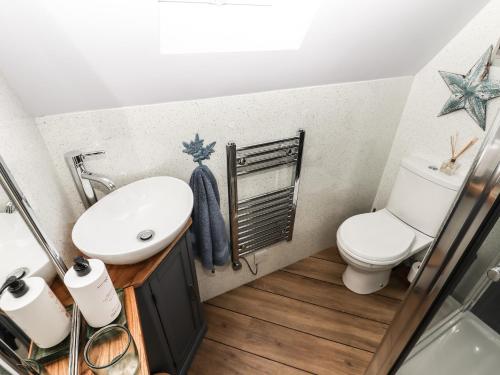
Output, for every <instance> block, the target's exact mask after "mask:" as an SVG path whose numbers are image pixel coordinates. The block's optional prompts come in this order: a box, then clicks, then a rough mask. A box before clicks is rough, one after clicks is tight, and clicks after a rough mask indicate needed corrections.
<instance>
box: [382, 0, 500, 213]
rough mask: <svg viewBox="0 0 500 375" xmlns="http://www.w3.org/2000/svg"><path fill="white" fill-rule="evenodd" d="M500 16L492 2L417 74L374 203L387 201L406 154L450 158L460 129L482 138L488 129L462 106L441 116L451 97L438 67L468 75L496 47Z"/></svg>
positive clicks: (499, 1)
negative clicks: (473, 118) (483, 128)
mask: <svg viewBox="0 0 500 375" xmlns="http://www.w3.org/2000/svg"><path fill="white" fill-rule="evenodd" d="M499 19H500V0H493V1H491V2H490V3H489V4H488V5H487V6H486V7H485V8H484V9H483V10H482V11H481V12H480V13H479V14H478V15H477V16H476V17H475V18H474V19H473V20H472V21H471V22H470V23H469V24H468V25H467V26H466V27H465V28H464V29H462V31H460V33H459V34H458V35H457V36H456V37H455V38H454V39H453V40H452V41H451V42H450V43H448V44H447V45H446V47H445V48H443V50H441V51H440V52H439V53H438V54H437V55H436V57H434V58H433V59H432V60H431V61H430V62H429V63H428V64H427V65H426V66H425V67H424V68H423V69H422V70H421V71H420V72H419V73H418V74H417V75H416V76H415V79H414V81H413V84H412V87H411V91H410V95H409V96H408V101H407V103H406V106H405V109H404V112H403V115H402V118H401V122H400V124H399V127H398V130H397V133H396V137H395V139H394V143H393V146H392V149H391V153H390V156H389V160H388V162H387V165H386V167H385V170H384V175H383V178H382V180H381V184H380V187H379V190H378V193H377V197H376V199H375V201H374V207H376V208H381V207H384V205H385V204H386V202H387V199H388V196H389V194H390V191H391V188H392V185H393V183H394V179H395V177H396V174H397V171H398V166H399V162H400V160H401V158H402V157H404V156H405V155H408V154H411V153H421V154H424V155H432V156H437V160H445V159H446V158H447V157H449V154H450V136H451V135H452V134H455V133H456V132H459V134H460V140H461V142H462V143H464V142H465V141H467V140H469V139H470V138H472V137H474V136H477V137H479V138H480V139H482V138H483V136H484V132H483V130H481V128H479V126H477V125H476V123H475V122H474V121H473V120H472V119H471V118H470V116H469V115H468V114H467V113H466V112H465V111H463V110H461V111H456V112H453V113H451V114H448V115H446V116H442V117H437V116H436V115H437V114H438V113H439V111H440V110H441V108H442V107H443V105H444V103H445V102H446V100H448V98H449V97H450V91H449V89H448V87H447V86H446V85H445V83H444V81H443V80H442V78H441V76H440V75H439V74H438V70H444V71H448V72H453V73H461V74H465V73H467V72H468V70H469V69H470V68H471V67H472V66H473V65H474V63H475V62H476V61H477V60H478V59H479V57H480V56H481V55H482V54H483V53H484V52H485V51H486V49H487V48H488V46H489V45H491V44H493V45H495V44H496V43H497V41H498V38H500V22H499V21H498V20H499ZM497 79H500V77H497ZM499 107H500V99H494V100H493V101H490V102H489V104H488V112H487V126H486V129H489V126H490V125H491V123H492V122H493V119H494V116H495V114H496V112H497V109H498V108H499ZM479 145H480V142H478V143H477V144H476V145H475V146H474V148H473V149H472V150H471V151H469V152H468V153H467V154H466V155H465V158H464V160H465V161H467V160H469V161H470V160H471V159H472V158H473V157H474V156H475V154H476V153H477V151H478V149H479Z"/></svg>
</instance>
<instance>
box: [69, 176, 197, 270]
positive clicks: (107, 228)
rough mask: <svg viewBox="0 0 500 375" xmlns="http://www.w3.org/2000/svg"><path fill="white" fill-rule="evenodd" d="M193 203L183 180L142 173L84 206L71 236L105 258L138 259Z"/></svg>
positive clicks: (158, 246)
mask: <svg viewBox="0 0 500 375" xmlns="http://www.w3.org/2000/svg"><path fill="white" fill-rule="evenodd" d="M192 209H193V193H192V191H191V188H190V187H189V185H188V184H186V183H185V182H184V181H181V180H179V179H177V178H173V177H166V176H161V177H151V178H146V179H143V180H139V181H136V182H133V183H131V184H129V185H126V186H124V187H122V188H120V189H117V190H115V191H113V192H112V193H110V194H108V195H106V196H105V197H104V198H102V199H100V200H99V201H98V202H97V203H96V204H94V205H93V206H92V207H90V208H89V209H88V210H87V211H85V212H84V213H83V215H82V216H80V218H79V219H78V221H77V222H76V224H75V226H74V227H73V233H72V237H73V242H74V244H75V245H76V247H77V248H78V249H80V251H81V252H82V253H84V254H85V255H87V256H89V257H92V258H98V259H101V260H102V261H103V262H104V263H109V264H132V263H137V262H140V261H142V260H144V259H147V258H149V257H151V256H153V255H155V254H156V253H158V252H159V251H161V250H163V249H165V248H166V247H167V246H168V245H169V244H170V243H171V242H172V241H173V240H174V238H175V237H176V236H177V235H178V234H179V233H180V232H181V231H182V229H183V228H184V226H185V225H186V223H187V221H188V220H189V217H190V216H191V211H192Z"/></svg>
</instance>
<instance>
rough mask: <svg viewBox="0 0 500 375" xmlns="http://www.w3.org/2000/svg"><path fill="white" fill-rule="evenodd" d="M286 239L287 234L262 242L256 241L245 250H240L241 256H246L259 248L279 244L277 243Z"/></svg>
mask: <svg viewBox="0 0 500 375" xmlns="http://www.w3.org/2000/svg"><path fill="white" fill-rule="evenodd" d="M285 240H286V236H283V237H279V238H275V239H270V240H263V241H262V242H259V243H254V244H252V245H250V246H248V247H247V248H245V249H243V251H241V252H240V256H246V255H248V254H250V253H253V252H255V251H257V250H260V249H263V248H265V247H268V246H271V245H274V244H277V243H279V242H281V241H285Z"/></svg>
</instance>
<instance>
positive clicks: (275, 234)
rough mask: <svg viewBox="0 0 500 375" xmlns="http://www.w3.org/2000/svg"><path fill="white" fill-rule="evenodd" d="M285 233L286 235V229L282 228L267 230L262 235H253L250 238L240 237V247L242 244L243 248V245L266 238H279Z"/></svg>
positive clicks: (246, 245)
mask: <svg viewBox="0 0 500 375" xmlns="http://www.w3.org/2000/svg"><path fill="white" fill-rule="evenodd" d="M286 235H288V230H287V229H286V228H284V229H282V230H272V231H268V233H266V234H264V235H260V234H259V235H258V236H253V237H250V238H247V239H244V240H243V239H241V238H240V248H241V247H242V246H243V247H244V248H245V247H248V246H250V245H251V244H254V243H258V242H262V241H264V240H267V239H273V238H276V237H279V238H281V237H283V236H286Z"/></svg>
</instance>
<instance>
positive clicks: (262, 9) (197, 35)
mask: <svg viewBox="0 0 500 375" xmlns="http://www.w3.org/2000/svg"><path fill="white" fill-rule="evenodd" d="M159 2H160V4H159V5H160V50H161V53H163V54H182V53H211V52H244V51H279V50H297V49H299V48H300V46H301V45H302V42H303V40H304V38H305V36H306V34H307V31H308V29H309V26H310V25H311V22H312V20H313V17H314V15H315V13H316V11H317V9H318V7H319V3H320V2H321V0H206V1H203V0H198V1H196V0H159Z"/></svg>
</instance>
